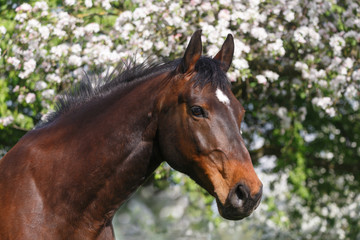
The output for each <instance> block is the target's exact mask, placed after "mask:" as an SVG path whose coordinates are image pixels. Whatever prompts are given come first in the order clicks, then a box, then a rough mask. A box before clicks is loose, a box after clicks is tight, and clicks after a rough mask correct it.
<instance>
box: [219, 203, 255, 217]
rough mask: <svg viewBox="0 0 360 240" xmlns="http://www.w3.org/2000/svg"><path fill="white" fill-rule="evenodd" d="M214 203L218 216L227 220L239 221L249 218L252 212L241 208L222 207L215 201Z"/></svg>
mask: <svg viewBox="0 0 360 240" xmlns="http://www.w3.org/2000/svg"><path fill="white" fill-rule="evenodd" d="M216 203H217V207H218V211H219V213H220V215H221V216H222V217H223V218H225V219H227V220H235V221H236V220H241V219H244V218H246V217H248V216H250V215H251V213H252V212H253V210H248V209H245V208H244V207H243V206H238V207H234V206H231V205H227V204H225V205H223V204H222V203H221V202H220V201H219V200H216Z"/></svg>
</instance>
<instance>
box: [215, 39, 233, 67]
mask: <svg viewBox="0 0 360 240" xmlns="http://www.w3.org/2000/svg"><path fill="white" fill-rule="evenodd" d="M233 56H234V38H233V36H232V35H231V34H229V35H228V36H227V38H226V40H225V42H224V44H223V45H222V47H221V49H220V51H219V52H218V53H217V54H216V56H215V57H214V59H216V60H218V61H220V63H221V69H222V70H223V71H224V72H227V71H228V70H229V68H230V66H231V62H232V59H233Z"/></svg>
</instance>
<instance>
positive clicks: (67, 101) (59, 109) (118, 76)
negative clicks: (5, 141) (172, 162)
mask: <svg viewBox="0 0 360 240" xmlns="http://www.w3.org/2000/svg"><path fill="white" fill-rule="evenodd" d="M180 62H181V58H179V59H176V60H173V61H169V62H154V61H145V62H143V63H141V64H137V63H136V61H134V60H132V59H131V60H129V61H127V62H122V63H121V64H119V65H118V66H117V67H116V68H115V69H114V70H113V71H112V72H111V73H110V74H106V76H105V77H101V76H99V75H94V76H91V77H90V76H89V75H88V74H87V73H86V72H85V74H84V77H83V79H82V80H81V81H80V82H78V83H77V84H75V86H74V87H72V88H70V89H68V90H66V91H64V92H63V93H62V94H61V95H60V96H59V97H58V99H57V102H56V105H55V111H54V112H51V113H49V114H47V116H46V117H45V118H44V119H43V120H41V121H40V122H39V123H38V124H37V125H36V126H35V128H34V129H38V128H41V127H43V126H45V125H47V124H48V123H50V122H52V121H54V120H55V119H56V118H58V117H59V116H61V115H63V114H64V113H66V112H69V111H71V110H73V109H75V108H78V107H81V106H82V105H84V104H86V103H88V102H90V101H92V100H94V99H98V98H102V97H105V96H107V95H109V94H111V93H113V92H115V91H118V90H120V89H126V88H127V87H128V86H132V85H133V84H136V83H139V82H142V81H146V80H148V79H151V78H153V77H155V76H157V75H160V74H162V73H165V72H169V73H171V72H174V70H175V69H176V68H177V66H178V65H179V64H180ZM195 71H196V72H197V74H196V75H195V76H194V77H193V78H192V81H194V87H197V86H199V87H200V88H203V87H204V86H205V85H207V84H211V86H212V87H214V88H220V89H221V90H223V91H227V87H226V86H230V82H229V80H228V78H227V76H226V73H225V72H223V71H222V70H221V68H220V62H219V61H217V60H214V59H212V58H209V57H201V58H200V59H199V60H198V61H197V63H196V65H195ZM174 74H175V73H174Z"/></svg>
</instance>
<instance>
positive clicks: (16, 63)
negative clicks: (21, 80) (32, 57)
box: [7, 57, 21, 69]
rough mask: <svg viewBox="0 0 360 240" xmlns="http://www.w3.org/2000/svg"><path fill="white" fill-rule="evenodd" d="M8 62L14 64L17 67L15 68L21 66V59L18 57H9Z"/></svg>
mask: <svg viewBox="0 0 360 240" xmlns="http://www.w3.org/2000/svg"><path fill="white" fill-rule="evenodd" d="M7 62H8V63H10V64H11V65H13V66H14V67H15V69H19V68H20V63H21V62H20V60H19V59H17V58H16V57H9V58H8V59H7Z"/></svg>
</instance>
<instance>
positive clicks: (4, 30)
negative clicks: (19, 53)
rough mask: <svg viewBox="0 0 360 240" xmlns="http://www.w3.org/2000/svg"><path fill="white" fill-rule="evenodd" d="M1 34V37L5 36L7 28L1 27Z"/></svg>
mask: <svg viewBox="0 0 360 240" xmlns="http://www.w3.org/2000/svg"><path fill="white" fill-rule="evenodd" d="M0 33H1V35H5V33H6V28H5V27H4V26H0Z"/></svg>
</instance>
